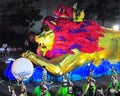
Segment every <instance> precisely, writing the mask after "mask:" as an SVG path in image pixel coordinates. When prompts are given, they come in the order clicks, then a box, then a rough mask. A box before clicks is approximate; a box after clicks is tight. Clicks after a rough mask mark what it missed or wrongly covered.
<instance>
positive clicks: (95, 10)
mask: <svg viewBox="0 0 120 96" xmlns="http://www.w3.org/2000/svg"><path fill="white" fill-rule="evenodd" d="M113 3H114V4H113ZM117 3H118V1H117V0H116V1H115V2H112V1H111V0H93V2H90V3H89V4H88V6H87V7H86V10H85V12H86V19H95V20H97V21H100V22H101V24H102V25H104V22H105V21H112V20H115V19H116V16H118V15H120V10H119V7H118V5H117Z"/></svg>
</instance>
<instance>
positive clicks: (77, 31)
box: [69, 28, 88, 34]
mask: <svg viewBox="0 0 120 96" xmlns="http://www.w3.org/2000/svg"><path fill="white" fill-rule="evenodd" d="M69 32H70V33H72V34H76V33H79V32H88V30H87V29H86V28H79V29H73V30H70V31H69Z"/></svg>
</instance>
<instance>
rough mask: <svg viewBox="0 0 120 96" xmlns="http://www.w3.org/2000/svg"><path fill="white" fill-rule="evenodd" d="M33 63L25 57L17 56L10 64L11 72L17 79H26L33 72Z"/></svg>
mask: <svg viewBox="0 0 120 96" xmlns="http://www.w3.org/2000/svg"><path fill="white" fill-rule="evenodd" d="M33 70H34V68H33V64H32V62H31V61H30V60H28V59H26V58H18V59H16V60H15V61H14V62H13V64H12V68H11V71H12V74H13V76H14V77H15V78H16V79H17V80H26V79H28V78H30V77H31V76H32V74H33Z"/></svg>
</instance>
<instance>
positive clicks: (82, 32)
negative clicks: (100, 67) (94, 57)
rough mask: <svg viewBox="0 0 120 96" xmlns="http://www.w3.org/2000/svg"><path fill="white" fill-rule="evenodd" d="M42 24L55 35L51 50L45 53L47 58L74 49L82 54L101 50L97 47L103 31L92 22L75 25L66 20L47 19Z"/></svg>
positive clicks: (70, 51)
mask: <svg viewBox="0 0 120 96" xmlns="http://www.w3.org/2000/svg"><path fill="white" fill-rule="evenodd" d="M53 22H54V23H53ZM44 23H45V24H47V25H48V27H49V28H50V29H51V30H52V31H53V32H54V34H55V38H54V44H53V48H52V50H49V51H48V52H47V53H46V56H47V57H49V58H52V57H56V56H59V55H62V54H66V53H73V52H72V49H76V48H77V49H79V50H80V51H81V52H84V53H93V52H95V51H100V50H102V49H103V48H101V47H99V46H98V40H99V37H103V36H104V33H103V32H104V30H103V29H102V28H101V27H100V26H99V25H98V24H97V23H96V22H94V21H84V22H81V23H80V22H79V23H76V22H73V21H71V20H69V19H67V18H54V19H53V17H49V19H47V20H45V21H44Z"/></svg>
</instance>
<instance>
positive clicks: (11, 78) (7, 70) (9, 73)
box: [4, 61, 16, 80]
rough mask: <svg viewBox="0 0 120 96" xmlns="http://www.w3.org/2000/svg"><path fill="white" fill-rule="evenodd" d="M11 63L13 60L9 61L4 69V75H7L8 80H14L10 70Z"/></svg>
mask: <svg viewBox="0 0 120 96" xmlns="http://www.w3.org/2000/svg"><path fill="white" fill-rule="evenodd" d="M12 64H13V61H11V62H10V63H9V64H8V66H7V68H6V69H5V70H4V76H5V77H7V78H8V79H9V80H16V79H15V77H14V76H13V74H12V72H11V67H12Z"/></svg>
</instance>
